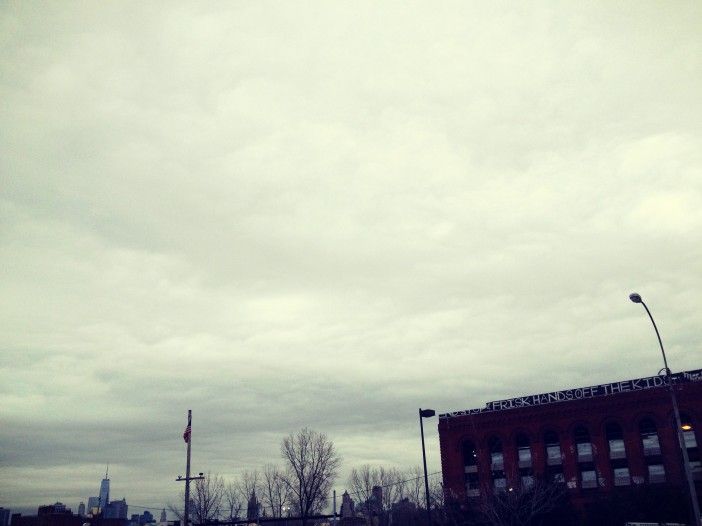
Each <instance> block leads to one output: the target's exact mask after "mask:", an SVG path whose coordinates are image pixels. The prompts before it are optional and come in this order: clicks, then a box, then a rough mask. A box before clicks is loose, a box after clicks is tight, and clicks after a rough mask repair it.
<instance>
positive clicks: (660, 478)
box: [639, 418, 665, 484]
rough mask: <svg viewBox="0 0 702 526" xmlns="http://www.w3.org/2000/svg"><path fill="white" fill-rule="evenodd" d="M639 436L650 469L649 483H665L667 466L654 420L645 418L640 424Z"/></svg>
mask: <svg viewBox="0 0 702 526" xmlns="http://www.w3.org/2000/svg"><path fill="white" fill-rule="evenodd" d="M639 436H641V445H642V446H643V453H644V458H645V459H646V465H647V467H648V483H649V484H661V483H663V482H665V466H663V459H662V458H661V446H660V442H659V441H658V430H657V429H656V424H655V423H654V421H653V420H651V419H650V418H644V419H642V420H641V421H640V422H639Z"/></svg>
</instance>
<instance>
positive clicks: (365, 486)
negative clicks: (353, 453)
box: [348, 464, 378, 524]
mask: <svg viewBox="0 0 702 526" xmlns="http://www.w3.org/2000/svg"><path fill="white" fill-rule="evenodd" d="M377 485H378V474H377V471H376V470H375V469H374V468H372V467H371V466H370V465H369V464H364V465H363V466H361V467H360V468H358V469H356V468H353V469H352V470H351V474H350V475H349V480H348V486H349V489H350V490H351V493H352V494H353V495H355V496H356V498H357V499H358V503H359V507H361V508H362V509H363V514H364V515H365V518H366V524H370V523H371V516H372V514H373V510H372V506H373V499H372V497H373V487H374V486H377Z"/></svg>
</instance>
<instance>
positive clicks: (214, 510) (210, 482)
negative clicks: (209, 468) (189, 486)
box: [190, 473, 224, 524]
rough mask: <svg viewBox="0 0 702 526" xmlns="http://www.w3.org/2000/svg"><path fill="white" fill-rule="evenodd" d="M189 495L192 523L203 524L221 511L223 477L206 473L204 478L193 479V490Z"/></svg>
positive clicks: (217, 515) (215, 517) (216, 516)
mask: <svg viewBox="0 0 702 526" xmlns="http://www.w3.org/2000/svg"><path fill="white" fill-rule="evenodd" d="M193 493H194V495H193ZM191 495H193V496H192V497H191V498H192V502H191V504H190V510H191V513H192V521H193V523H194V524H205V523H206V522H207V521H211V520H214V519H218V518H219V516H220V514H221V512H222V498H223V497H224V479H223V478H222V477H220V476H219V475H212V474H210V473H208V474H207V476H206V477H205V478H204V479H199V480H197V481H195V491H194V492H191Z"/></svg>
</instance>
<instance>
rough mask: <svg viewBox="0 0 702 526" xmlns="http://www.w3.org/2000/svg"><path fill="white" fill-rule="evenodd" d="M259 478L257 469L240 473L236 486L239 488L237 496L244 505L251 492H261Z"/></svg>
mask: <svg viewBox="0 0 702 526" xmlns="http://www.w3.org/2000/svg"><path fill="white" fill-rule="evenodd" d="M260 480H261V475H260V474H259V472H258V471H257V470H253V471H244V472H243V473H242V474H241V477H240V478H239V482H238V483H237V487H238V489H239V498H240V499H241V500H242V502H243V503H244V505H246V503H248V502H249V499H250V498H251V494H252V493H254V492H256V493H260V492H261V485H260Z"/></svg>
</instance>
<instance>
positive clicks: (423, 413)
mask: <svg viewBox="0 0 702 526" xmlns="http://www.w3.org/2000/svg"><path fill="white" fill-rule="evenodd" d="M435 414H436V411H434V410H433V409H422V408H421V407H420V408H419V430H420V433H421V435H422V461H423V462H424V495H425V497H426V500H427V526H431V506H430V505H429V477H428V476H427V454H426V451H425V449H424V424H423V422H422V419H423V418H431V417H432V416H434V415H435Z"/></svg>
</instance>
